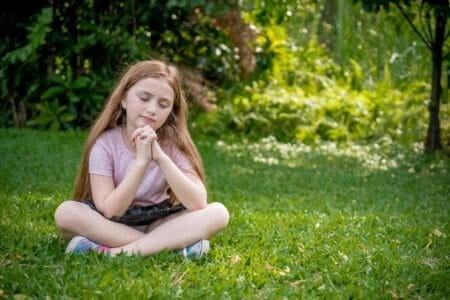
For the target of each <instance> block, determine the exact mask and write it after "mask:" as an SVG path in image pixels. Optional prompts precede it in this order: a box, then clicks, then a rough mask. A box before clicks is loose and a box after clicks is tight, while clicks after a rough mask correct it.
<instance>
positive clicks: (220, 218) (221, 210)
mask: <svg viewBox="0 0 450 300" xmlns="http://www.w3.org/2000/svg"><path fill="white" fill-rule="evenodd" d="M208 209H209V210H210V213H211V215H210V216H211V219H212V220H213V222H214V225H215V226H214V227H216V228H215V229H216V231H217V230H222V229H224V228H225V227H227V225H228V222H229V220H230V214H229V213H228V209H227V208H226V207H225V205H223V204H222V203H219V202H214V203H211V204H209V205H208Z"/></svg>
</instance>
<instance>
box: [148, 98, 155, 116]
mask: <svg viewBox="0 0 450 300" xmlns="http://www.w3.org/2000/svg"><path fill="white" fill-rule="evenodd" d="M146 110H147V112H148V113H150V114H155V113H156V101H151V100H150V101H148V102H147V107H146Z"/></svg>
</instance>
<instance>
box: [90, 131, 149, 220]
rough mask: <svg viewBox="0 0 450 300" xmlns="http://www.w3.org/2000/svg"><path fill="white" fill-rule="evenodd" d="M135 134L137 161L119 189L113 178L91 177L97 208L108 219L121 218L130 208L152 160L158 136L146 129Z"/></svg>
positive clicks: (92, 175)
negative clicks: (154, 142) (154, 141)
mask: <svg viewBox="0 0 450 300" xmlns="http://www.w3.org/2000/svg"><path fill="white" fill-rule="evenodd" d="M135 132H136V138H134V143H135V146H136V160H135V161H134V162H133V165H132V166H131V168H130V170H129V171H128V173H127V174H126V175H125V178H124V179H123V181H122V182H120V183H119V184H118V185H117V187H114V182H113V179H112V177H109V176H102V175H94V174H91V175H90V181H91V190H92V197H93V200H94V203H95V206H96V207H97V209H98V210H99V211H101V212H102V213H103V215H104V216H105V217H106V218H111V217H113V216H121V215H122V214H123V213H124V212H125V210H126V209H127V208H128V207H129V206H130V204H131V202H132V201H133V199H134V197H135V195H136V192H137V190H138V188H139V185H140V183H141V182H142V179H143V178H144V175H145V171H146V169H147V167H148V165H149V163H150V161H151V160H152V153H151V145H152V141H153V140H154V139H155V138H156V134H155V133H154V132H153V131H149V130H145V129H139V130H136V131H135Z"/></svg>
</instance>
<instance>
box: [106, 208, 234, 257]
mask: <svg viewBox="0 0 450 300" xmlns="http://www.w3.org/2000/svg"><path fill="white" fill-rule="evenodd" d="M228 219H229V215H228V211H227V209H226V208H225V207H224V206H223V205H222V204H220V203H211V204H209V205H208V206H207V207H206V208H204V209H201V210H196V211H183V212H180V213H177V214H174V215H172V216H169V217H167V218H165V219H163V220H162V221H161V222H159V223H157V224H156V226H151V227H150V232H149V233H147V234H145V235H144V236H143V237H141V238H140V239H138V240H136V241H133V242H131V243H129V244H127V245H125V246H122V247H118V248H113V249H111V253H112V254H116V253H120V252H125V253H126V254H128V255H133V254H140V255H144V256H147V255H151V254H154V253H158V252H160V251H162V250H164V249H169V250H173V249H182V248H184V247H186V246H188V245H190V244H192V243H194V242H196V241H198V240H201V239H207V238H209V237H211V236H212V235H213V234H215V233H217V232H219V231H220V230H222V229H224V228H225V227H226V226H227V224H228Z"/></svg>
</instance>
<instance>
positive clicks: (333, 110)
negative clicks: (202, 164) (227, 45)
mask: <svg viewBox="0 0 450 300" xmlns="http://www.w3.org/2000/svg"><path fill="white" fill-rule="evenodd" d="M284 30H285V29H284V28H283V27H280V26H278V25H275V26H271V27H269V28H267V30H265V31H264V32H265V33H266V35H265V39H263V40H262V41H260V42H261V44H262V45H264V46H265V48H264V49H265V51H266V52H268V53H271V54H272V56H273V57H274V58H273V60H274V61H276V64H274V65H273V66H272V67H271V68H269V69H268V70H266V71H265V73H262V74H263V75H260V77H259V78H258V80H255V81H253V82H252V83H241V84H238V85H237V86H233V87H230V88H228V89H223V90H222V91H221V94H220V96H219V97H218V98H220V99H222V100H221V104H222V108H221V110H220V111H217V112H216V113H215V114H213V115H210V116H206V117H205V116H200V117H199V118H197V119H196V124H195V125H194V126H193V127H194V128H195V129H196V130H197V131H198V132H200V133H204V134H208V135H216V136H220V135H222V134H223V133H224V132H227V133H228V134H229V135H233V134H238V135H242V136H246V137H248V138H251V139H257V138H259V137H264V136H268V135H273V136H275V137H276V138H277V139H278V140H280V141H295V140H297V141H302V142H306V143H318V142H320V141H336V142H350V141H360V140H365V141H370V140H380V139H384V138H389V139H391V140H394V141H398V142H400V143H412V142H416V141H419V140H421V139H422V136H421V135H422V134H424V133H425V128H426V124H425V122H426V120H427V114H426V104H427V101H428V95H429V90H430V88H429V86H428V85H427V84H425V83H423V82H422V81H420V80H416V81H413V82H411V83H410V84H409V85H404V86H403V87H401V88H402V90H400V89H398V88H396V87H394V86H393V83H392V78H391V72H390V65H389V64H386V65H385V67H384V71H383V74H384V77H383V78H382V79H381V80H380V81H377V82H375V83H374V86H368V87H366V86H365V85H364V76H363V72H362V67H361V66H360V65H359V64H358V62H356V61H352V63H351V65H350V66H349V67H350V68H351V69H352V71H351V72H348V74H347V73H346V75H345V76H344V77H343V76H341V75H340V74H341V72H342V71H341V67H340V66H338V65H337V64H336V63H335V62H333V61H332V60H331V59H330V58H329V57H328V55H327V53H326V52H325V51H324V49H323V48H322V47H321V46H320V45H318V44H317V43H316V42H315V41H314V40H310V41H309V42H308V44H307V45H305V46H303V47H296V48H295V50H293V45H294V44H295V43H294V42H290V39H289V37H288V36H287V35H286V32H285V31H284Z"/></svg>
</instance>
